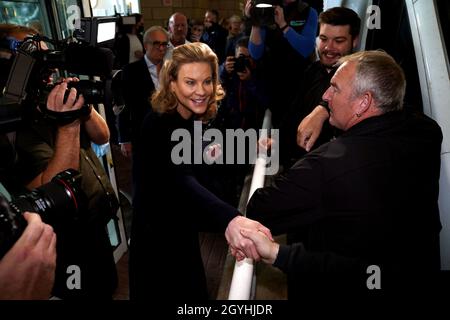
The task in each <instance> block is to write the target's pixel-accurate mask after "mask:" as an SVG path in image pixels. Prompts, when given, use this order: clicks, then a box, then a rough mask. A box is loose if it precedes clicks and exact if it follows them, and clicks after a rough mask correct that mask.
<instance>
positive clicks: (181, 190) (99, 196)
mask: <svg viewBox="0 0 450 320" xmlns="http://www.w3.org/2000/svg"><path fill="white" fill-rule="evenodd" d="M134 17H135V24H133V25H129V26H127V28H126V29H124V30H123V32H121V33H120V34H118V36H117V39H116V43H115V45H114V48H113V49H114V51H115V55H116V63H115V65H116V66H117V67H118V68H120V69H122V79H121V84H122V87H121V90H122V92H123V100H124V103H125V107H124V108H123V110H122V111H121V112H120V113H119V114H118V115H117V131H118V141H117V142H118V143H119V144H120V147H121V152H122V154H123V155H124V156H125V157H126V158H127V159H129V161H130V163H132V167H133V168H132V180H133V203H132V205H133V222H132V230H131V238H130V261H129V272H130V273H129V277H130V298H131V299H134V300H146V299H154V292H155V291H157V292H158V297H159V299H175V300H177V301H179V300H181V301H182V300H206V299H211V298H214V297H208V293H207V285H206V277H205V270H204V267H203V263H202V259H201V252H200V247H199V241H198V235H199V232H201V231H214V232H221V233H223V234H224V235H225V238H226V240H227V242H228V244H229V246H230V251H231V253H232V254H233V256H235V257H236V259H237V260H242V259H244V258H251V259H254V260H256V261H259V260H262V261H264V262H266V263H269V264H273V265H274V266H276V267H278V268H280V269H281V270H282V271H283V272H285V273H286V274H287V276H288V289H289V298H290V299H295V298H298V297H300V296H301V295H302V294H303V293H305V292H307V291H308V290H323V289H324V286H325V287H326V285H327V284H329V283H328V282H327V281H324V280H323V279H327V278H326V277H327V276H326V275H329V274H335V273H336V272H338V273H339V274H342V275H351V276H350V277H348V278H345V279H346V280H348V282H346V285H348V287H352V288H354V289H361V286H362V284H363V285H364V286H365V280H366V278H367V277H362V276H361V275H362V274H364V275H366V269H367V267H368V266H370V265H377V266H379V267H380V268H381V270H383V272H386V273H388V274H396V272H402V271H404V270H405V269H408V270H409V271H411V270H413V271H414V272H417V273H416V275H420V274H421V273H427V272H436V271H438V270H439V268H440V261H439V232H440V228H441V225H440V221H439V210H438V205H437V200H438V195H439V187H438V186H439V184H438V182H439V170H440V148H441V143H442V133H441V130H440V128H439V126H438V125H437V124H436V123H435V122H434V121H433V120H431V119H429V118H427V117H426V116H424V115H422V114H411V113H410V112H407V111H405V110H403V99H404V94H405V87H406V81H405V76H404V73H403V71H402V69H401V67H400V66H399V65H398V63H397V62H396V61H395V60H394V59H393V58H392V57H391V56H390V55H389V54H387V53H385V52H382V51H361V52H357V53H355V52H354V51H355V49H356V48H357V45H358V41H359V31H360V26H361V20H360V18H359V17H358V15H357V14H356V13H355V12H354V11H353V10H351V9H347V8H344V7H335V8H331V9H328V10H326V11H324V12H321V13H320V14H319V13H318V11H317V10H316V9H315V8H314V7H312V6H309V5H308V4H306V3H305V2H303V1H301V0H284V1H282V3H281V5H279V6H275V7H274V14H273V21H270V22H267V21H265V20H257V19H256V16H255V11H254V8H252V2H251V1H250V0H248V1H247V2H246V4H245V8H244V12H243V15H242V16H237V15H234V16H232V17H230V19H228V30H227V29H225V28H224V27H223V26H222V25H221V24H220V19H219V13H218V12H217V11H216V10H207V11H206V13H205V16H204V21H203V22H202V21H198V20H193V19H191V18H190V17H187V16H186V15H184V14H183V13H181V12H175V13H173V14H172V15H171V16H170V17H168V25H167V29H166V28H165V27H163V26H151V27H149V28H148V29H147V30H146V31H145V32H144V30H143V25H144V21H145V20H144V18H145V17H143V16H142V15H135V16H134ZM246 26H247V27H246ZM34 33H35V30H33V29H30V28H28V29H8V28H7V27H6V26H3V25H0V40H2V39H7V38H11V37H14V38H15V39H18V40H23V39H24V38H25V37H26V36H28V35H30V34H34ZM316 37H317V41H316ZM1 52H2V51H0V53H1ZM6 53H9V54H10V55H11V54H12V55H13V54H14V53H11V52H7V50H4V54H3V56H4V55H6ZM3 56H0V57H3ZM9 58H11V56H10V57H9ZM5 60H6V59H5ZM9 60H10V59H8V61H9ZM2 64H3V61H2ZM2 76H4V75H3V74H2ZM73 81H78V80H77V79H76V78H66V79H64V80H63V81H61V82H60V83H59V84H57V85H56V86H55V87H54V88H53V89H52V91H51V92H50V94H49V96H48V98H47V108H48V109H50V110H52V111H55V112H65V111H73V110H78V109H80V108H82V106H83V105H84V99H83V97H82V96H77V92H76V89H74V88H72V89H70V90H68V89H67V87H68V85H69V84H70V83H71V82H73ZM2 85H4V83H2ZM66 91H69V94H68V97H67V98H65V92H66ZM266 109H270V110H271V111H272V114H273V125H274V127H275V128H276V129H278V130H279V132H280V141H272V140H270V139H269V141H268V143H267V144H266V148H269V149H270V147H271V146H273V145H274V144H279V148H277V149H279V150H280V153H281V159H282V164H283V167H282V170H281V171H280V172H279V174H278V175H277V176H276V177H275V179H274V181H273V183H272V184H271V185H270V186H267V187H264V188H260V189H258V190H256V192H255V193H254V195H253V196H252V197H251V199H250V201H249V203H248V206H247V210H246V216H244V215H243V212H240V211H239V210H238V209H237V201H236V198H235V197H234V196H235V195H236V192H235V191H236V190H239V188H240V187H241V185H239V182H237V181H236V179H233V178H230V177H239V179H241V178H243V176H244V175H245V173H246V171H245V170H247V169H248V168H249V167H248V166H246V167H245V168H244V170H242V168H241V167H238V166H235V167H232V168H231V169H230V168H226V166H221V165H213V166H209V165H206V164H202V165H197V164H196V163H195V161H194V158H195V157H196V155H195V152H196V151H195V150H198V149H196V148H197V147H196V146H197V145H200V146H201V147H200V152H201V153H204V152H205V150H206V148H205V147H206V145H205V141H203V140H202V134H201V133H200V134H198V132H196V130H198V125H199V124H201V125H204V127H205V128H214V129H218V130H219V131H222V132H225V131H226V130H227V129H234V130H239V129H242V130H252V129H259V128H260V127H261V125H262V119H263V114H264V111H265V110H266ZM36 111H37V112H36V114H37V115H35V116H34V118H33V120H32V122H31V123H30V124H29V125H28V126H25V127H23V128H20V129H18V130H17V132H15V135H14V138H13V139H11V137H10V136H8V137H6V138H5V139H3V138H4V137H2V150H3V145H5V148H6V146H8V147H10V146H11V145H13V148H12V149H13V150H14V152H15V156H14V158H15V159H14V161H13V163H12V164H11V165H10V166H11V172H14V174H15V177H16V181H15V182H16V183H18V184H20V185H22V186H23V187H24V188H28V189H33V188H36V187H39V186H42V185H43V184H45V183H47V182H49V181H50V180H51V179H52V178H53V177H54V176H55V175H56V174H57V173H58V172H60V171H63V170H65V169H69V168H72V169H76V170H78V171H80V172H81V174H82V177H83V178H82V184H81V189H82V190H83V191H84V192H85V193H86V196H87V198H88V203H87V206H86V207H85V208H84V211H85V212H83V219H80V220H79V221H77V222H74V223H73V224H71V225H66V226H64V228H55V230H53V228H52V227H50V226H49V225H47V224H45V223H43V222H42V221H41V220H40V218H39V216H37V215H35V214H33V213H27V214H25V218H26V221H27V222H28V226H27V228H26V229H25V230H24V233H23V235H22V237H21V238H20V239H19V240H18V241H17V242H16V244H15V245H14V246H13V247H12V248H11V249H10V251H8V253H7V254H6V255H5V256H4V257H2V258H1V260H0V288H1V290H0V298H3V299H27V298H28V299H36V298H43V299H46V298H48V297H49V296H50V295H51V294H52V295H54V296H56V297H58V298H62V299H93V298H94V299H111V297H112V294H113V292H114V290H115V288H116V287H117V274H116V269H115V264H114V258H113V254H112V247H111V245H110V243H109V239H108V234H107V231H106V223H107V222H108V221H109V220H110V219H111V218H114V216H115V214H116V212H117V208H118V203H117V199H116V196H115V194H114V191H113V190H112V187H111V184H110V182H109V180H108V177H107V176H106V173H105V171H104V169H103V168H102V165H101V164H100V162H99V159H98V158H97V157H96V155H95V153H94V152H93V150H92V148H91V142H93V143H96V144H103V143H106V142H108V141H109V138H110V129H109V128H108V123H107V122H106V121H105V120H104V119H103V118H102V117H101V116H100V115H99V113H98V112H97V111H96V110H95V108H91V109H90V111H89V113H87V114H86V115H84V116H83V117H80V118H79V119H75V120H73V121H71V122H70V123H64V124H57V125H55V124H52V123H49V122H48V119H46V118H45V117H44V116H43V115H42V114H41V113H40V111H39V108H37V109H36ZM109 125H111V124H109ZM112 125H113V126H115V125H116V124H112ZM178 130H183V132H187V133H189V135H190V137H191V139H190V141H189V143H188V145H189V146H190V147H192V152H191V153H189V154H187V155H183V158H184V159H188V161H186V162H184V163H182V164H176V163H175V162H174V160H173V152H174V151H173V150H174V148H175V146H176V144H177V143H178V141H174V139H173V133H174V132H176V131H178ZM3 140H4V141H5V142H4V143H3ZM223 144H224V145H226V142H224V143H223ZM255 147H256V146H255ZM203 148H205V150H203ZM5 150H6V149H5ZM223 151H224V152H227V149H224V150H223ZM228 151H229V150H228ZM9 169H10V168H8V170H9ZM243 172H244V173H243ZM2 174H3V170H2ZM230 190H231V191H230ZM80 232H81V233H82V234H83V235H84V237H83V239H79V238H78V237H77V235H78V234H80ZM285 233H286V234H288V243H287V244H286V245H280V244H278V243H276V242H274V239H273V237H272V234H273V235H277V234H285ZM418 236H419V237H420V241H416V240H417V237H418ZM412 243H414V245H412ZM23 250H30V254H27V255H26V256H27V261H26V263H24V264H23V265H22V264H21V268H17V269H16V268H14V264H15V263H16V262H17V259H18V258H17V257H18V256H20V255H23V253H21V251H23ZM417 253H420V258H419V259H418V258H417ZM161 264H165V265H168V266H171V267H170V268H164V267H161ZM69 265H78V266H80V268H81V270H82V271H83V273H82V284H81V289H80V290H69V289H68V288H67V286H66V278H67V273H66V270H67V267H68V266H69ZM172 266H177V267H176V270H177V272H175V273H174V272H173V267H172ZM395 278H396V277H395V276H394V277H393V280H394V281H393V284H392V286H393V287H395V284H396V283H395ZM418 278H420V276H418ZM15 279H18V280H15ZM402 284H403V282H402ZM352 285H354V286H352Z"/></svg>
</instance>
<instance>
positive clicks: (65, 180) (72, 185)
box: [0, 169, 87, 258]
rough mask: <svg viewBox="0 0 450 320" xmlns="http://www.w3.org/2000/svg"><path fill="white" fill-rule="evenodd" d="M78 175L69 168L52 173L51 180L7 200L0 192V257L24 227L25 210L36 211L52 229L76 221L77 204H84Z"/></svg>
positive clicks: (77, 216) (84, 200)
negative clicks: (9, 200) (53, 174)
mask: <svg viewBox="0 0 450 320" xmlns="http://www.w3.org/2000/svg"><path fill="white" fill-rule="evenodd" d="M80 180H81V174H80V173H79V172H77V171H75V170H73V169H68V170H65V171H63V172H61V173H59V174H58V175H56V176H55V177H54V178H53V179H52V181H51V182H49V183H47V184H44V185H42V186H41V187H39V188H36V189H34V190H33V191H31V192H29V193H27V194H23V195H20V196H18V197H16V198H15V199H14V200H13V201H11V202H9V203H8V201H7V200H6V198H4V197H3V196H2V195H1V193H0V258H1V257H3V255H4V254H5V253H6V252H7V251H8V250H9V249H10V248H11V247H12V245H13V244H14V243H15V242H16V241H17V239H18V238H19V237H20V236H21V234H22V232H23V230H24V229H25V227H26V226H27V222H26V220H25V218H24V217H23V215H22V214H23V213H24V212H25V211H29V212H35V213H38V214H39V215H40V216H41V218H42V221H44V222H45V223H47V224H50V225H51V226H53V227H54V228H55V229H58V227H59V226H63V225H67V224H70V223H71V222H73V221H76V220H78V219H79V218H80V217H79V215H78V212H79V208H80V206H84V205H85V204H86V203H87V199H86V198H85V195H84V193H83V192H82V191H81V187H80Z"/></svg>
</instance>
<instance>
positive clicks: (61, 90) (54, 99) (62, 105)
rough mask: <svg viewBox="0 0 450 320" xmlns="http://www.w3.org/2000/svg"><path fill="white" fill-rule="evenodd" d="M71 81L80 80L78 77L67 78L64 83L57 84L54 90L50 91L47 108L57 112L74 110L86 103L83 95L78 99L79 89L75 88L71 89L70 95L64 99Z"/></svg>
mask: <svg viewBox="0 0 450 320" xmlns="http://www.w3.org/2000/svg"><path fill="white" fill-rule="evenodd" d="M71 81H78V79H76V78H67V79H65V80H64V81H63V82H62V83H60V84H58V85H56V86H55V87H54V88H53V89H52V91H50V93H49V95H48V97H47V109H48V110H52V111H56V112H65V111H73V110H78V109H80V108H81V107H82V106H83V104H84V98H83V96H81V95H80V96H79V97H78V99H77V90H76V89H75V88H71V89H70V93H69V96H68V97H67V99H66V101H64V95H65V94H66V91H67V84H68V83H69V82H71Z"/></svg>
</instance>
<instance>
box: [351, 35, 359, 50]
mask: <svg viewBox="0 0 450 320" xmlns="http://www.w3.org/2000/svg"><path fill="white" fill-rule="evenodd" d="M352 46H353V51H355V49H356V48H357V47H358V46H359V36H356V37H354V38H353V41H352Z"/></svg>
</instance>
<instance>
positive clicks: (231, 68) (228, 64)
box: [224, 56, 235, 74]
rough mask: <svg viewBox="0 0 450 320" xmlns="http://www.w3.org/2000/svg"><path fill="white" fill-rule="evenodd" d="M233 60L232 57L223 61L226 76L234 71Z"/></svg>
mask: <svg viewBox="0 0 450 320" xmlns="http://www.w3.org/2000/svg"><path fill="white" fill-rule="evenodd" d="M234 60H235V57H233V56H228V57H227V58H226V60H225V65H224V66H225V71H226V72H227V73H228V74H232V73H233V71H234Z"/></svg>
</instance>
